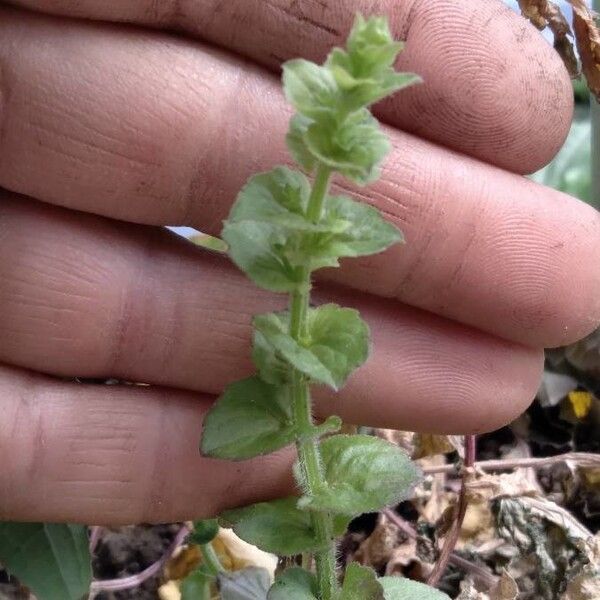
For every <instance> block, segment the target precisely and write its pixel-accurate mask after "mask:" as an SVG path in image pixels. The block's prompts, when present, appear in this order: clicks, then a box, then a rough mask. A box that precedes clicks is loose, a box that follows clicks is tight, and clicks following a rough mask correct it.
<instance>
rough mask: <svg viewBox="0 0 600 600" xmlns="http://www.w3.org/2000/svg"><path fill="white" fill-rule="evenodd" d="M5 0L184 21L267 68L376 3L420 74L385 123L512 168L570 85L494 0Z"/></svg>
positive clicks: (536, 38) (318, 53)
mask: <svg viewBox="0 0 600 600" xmlns="http://www.w3.org/2000/svg"><path fill="white" fill-rule="evenodd" d="M13 4H18V5H20V6H26V7H29V8H34V9H36V10H41V11H47V12H51V13H53V14H59V15H67V16H77V17H86V18H90V19H104V20H108V21H123V22H129V23H137V24H143V25H150V26H154V27H162V28H166V29H178V30H183V31H186V32H188V33H191V34H192V35H194V36H197V37H199V38H200V39H203V40H206V41H208V42H211V43H214V44H216V45H219V46H224V47H226V48H229V49H232V50H235V51H236V52H239V53H240V54H242V55H245V56H248V57H250V58H252V59H254V60H255V61H257V62H259V63H261V64H263V65H266V66H267V67H269V68H271V69H275V70H276V69H278V67H279V65H280V63H281V62H282V61H284V60H287V59H289V58H294V57H297V56H305V57H307V58H310V59H313V60H318V61H321V60H322V59H323V58H324V56H325V55H326V53H327V52H328V51H329V49H330V48H331V47H332V46H334V45H339V44H342V43H343V40H344V38H345V36H346V34H347V31H348V30H349V28H350V25H351V23H352V20H353V18H354V14H355V13H356V11H362V12H366V13H369V12H371V11H376V12H377V13H379V14H386V15H389V18H390V20H391V23H392V27H393V30H394V32H395V33H396V35H397V36H399V37H400V38H402V39H406V40H407V48H406V51H405V53H404V54H403V55H402V57H401V60H400V63H399V65H398V68H400V69H410V70H413V71H415V72H417V73H419V74H421V75H422V76H423V78H424V80H425V84H424V85H423V86H419V87H418V88H415V89H414V90H411V91H409V92H406V93H403V94H402V95H399V96H397V97H396V98H395V99H392V100H390V101H388V102H387V103H385V104H383V105H382V106H381V108H380V110H379V111H378V112H379V113H380V115H381V116H382V117H383V118H385V119H386V120H387V121H388V122H390V123H392V124H394V125H396V126H398V127H401V128H402V129H404V130H406V131H411V132H413V133H417V134H419V135H421V136H424V137H426V138H428V139H431V140H434V141H436V142H439V143H441V144H444V145H447V146H450V147H452V148H455V149H457V150H460V151H461V152H465V153H467V154H472V155H473V156H477V157H478V158H480V159H482V160H485V161H489V162H492V163H495V164H497V165H499V166H503V167H505V168H508V169H511V170H514V171H516V172H527V171H534V170H536V169H537V168H539V167H540V166H541V165H542V164H544V163H545V162H547V161H548V160H550V158H551V157H552V156H553V155H554V153H555V152H556V151H557V150H558V148H559V147H560V145H561V144H562V142H563V140H564V137H565V136H566V133H567V131H568V129H569V124H570V118H571V112H572V95H573V93H572V89H571V84H570V81H569V78H568V75H567V73H566V71H565V69H564V68H563V66H562V64H561V62H560V59H559V58H558V55H557V54H556V53H555V52H554V51H553V50H552V48H551V47H550V46H548V45H547V44H546V42H545V41H544V40H543V38H542V37H541V36H540V35H539V32H537V31H536V30H535V29H534V28H533V27H532V26H530V25H529V24H528V23H527V22H526V21H525V20H524V19H522V18H521V17H519V16H518V15H516V14H514V13H513V12H512V11H510V10H509V9H508V8H507V7H506V6H505V5H504V3H503V2H502V1H500V0H489V1H488V2H464V0H436V1H435V2H432V1H431V0H411V1H410V2H400V3H398V2H396V1H395V0H384V1H383V2H379V3H378V5H377V8H374V7H373V2H371V1H369V0H360V1H356V0H343V1H336V2H309V1H303V2H297V1H294V0H272V1H269V2H265V1H264V0H229V2H227V3H226V6H223V5H222V3H218V2H217V3H215V2H206V1H205V2H185V3H181V2H178V1H176V0H169V1H163V2H161V3H159V5H157V3H156V2H155V1H154V0H139V1H137V2H121V1H120V0H109V1H107V0H86V1H84V2H77V3H73V2H69V1H68V0H16V1H13ZM465 132H467V135H465Z"/></svg>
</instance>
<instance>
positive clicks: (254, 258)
mask: <svg viewBox="0 0 600 600" xmlns="http://www.w3.org/2000/svg"><path fill="white" fill-rule="evenodd" d="M221 236H222V237H223V239H224V240H225V241H226V242H227V244H228V245H229V256H230V257H231V259H232V260H233V262H234V263H235V264H236V265H237V266H238V267H239V268H240V269H241V270H242V271H244V273H246V275H248V277H250V279H252V281H254V283H255V284H256V285H258V286H259V287H262V288H264V289H266V290H270V291H272V292H292V291H295V290H297V289H298V288H299V287H300V285H301V282H300V280H299V279H298V272H297V269H296V268H295V267H294V266H293V265H291V264H290V263H289V261H288V260H287V259H286V258H285V256H284V255H283V253H282V252H281V249H282V248H283V247H284V245H285V243H286V241H287V236H286V235H285V229H282V228H281V227H277V226H276V225H273V224H272V223H261V222H258V221H239V222H237V223H232V222H229V221H226V222H225V225H224V227H223V232H222V233H221Z"/></svg>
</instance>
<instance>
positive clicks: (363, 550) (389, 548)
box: [354, 514, 399, 570]
mask: <svg viewBox="0 0 600 600" xmlns="http://www.w3.org/2000/svg"><path fill="white" fill-rule="evenodd" d="M398 534H399V529H398V527H397V526H396V525H394V524H393V523H392V522H391V521H390V520H389V519H388V518H387V517H386V516H385V515H384V514H380V515H379V517H378V519H377V525H376V526H375V529H374V530H373V532H372V533H371V535H370V536H369V537H368V538H367V539H366V540H364V541H363V542H362V543H361V544H360V546H359V547H358V549H357V550H356V552H355V553H354V558H355V560H357V561H358V562H359V563H361V564H363V565H366V566H369V567H374V568H375V569H376V570H377V569H379V568H381V567H384V566H385V565H386V564H387V563H388V561H389V560H390V557H391V556H392V553H393V552H394V549H395V548H396V546H397V545H398V540H399V535H398Z"/></svg>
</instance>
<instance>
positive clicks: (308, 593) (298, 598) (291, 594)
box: [267, 567, 319, 600]
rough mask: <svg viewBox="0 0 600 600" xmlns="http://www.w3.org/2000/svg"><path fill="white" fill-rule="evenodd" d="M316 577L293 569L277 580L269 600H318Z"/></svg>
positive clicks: (272, 587) (295, 568)
mask: <svg viewBox="0 0 600 600" xmlns="http://www.w3.org/2000/svg"><path fill="white" fill-rule="evenodd" d="M318 594H319V590H318V586H317V580H316V577H315V576H314V575H313V574H312V573H309V572H308V571H305V570H304V569H301V568H300V567H291V568H289V569H286V570H285V571H284V572H283V573H281V575H279V576H278V577H276V578H275V583H274V584H273V585H272V586H271V589H270V590H269V593H268V594H267V600H318Z"/></svg>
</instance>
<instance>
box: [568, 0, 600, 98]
mask: <svg viewBox="0 0 600 600" xmlns="http://www.w3.org/2000/svg"><path fill="white" fill-rule="evenodd" d="M569 3H570V4H571V6H573V29H574V30H575V39H576V40H577V50H579V57H580V59H581V67H582V70H583V74H584V75H585V78H586V80H587V84H588V87H589V88H590V91H591V92H592V93H593V94H594V96H596V99H598V100H600V30H599V29H598V25H597V24H596V22H595V20H594V15H593V13H592V11H591V10H590V8H589V7H588V5H587V4H586V2H585V1H584V0H569Z"/></svg>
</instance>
